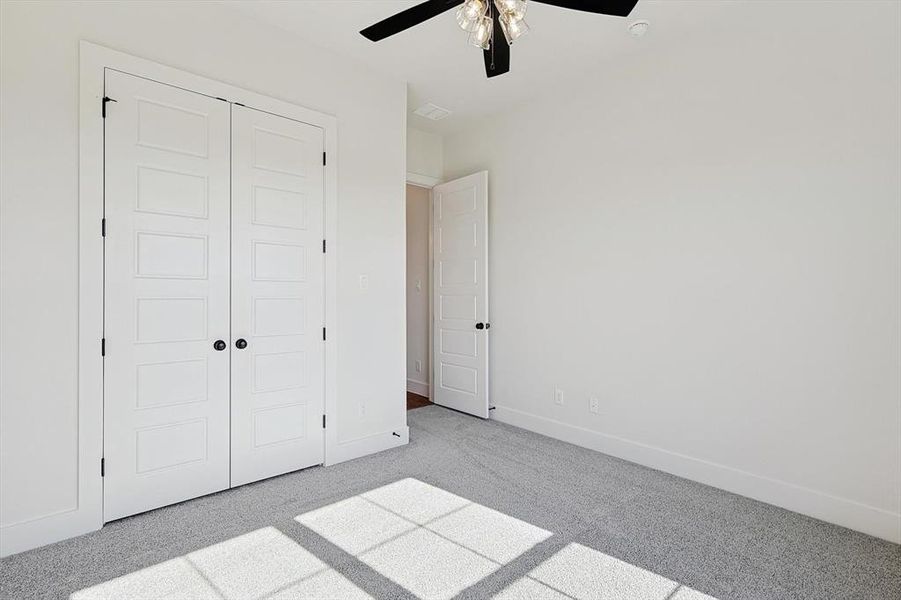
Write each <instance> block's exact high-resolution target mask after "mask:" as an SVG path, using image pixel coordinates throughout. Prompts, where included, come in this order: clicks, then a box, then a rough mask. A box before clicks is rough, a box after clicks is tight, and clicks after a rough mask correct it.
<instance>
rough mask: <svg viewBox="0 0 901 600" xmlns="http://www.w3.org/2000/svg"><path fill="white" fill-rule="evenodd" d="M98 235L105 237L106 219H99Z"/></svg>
mask: <svg viewBox="0 0 901 600" xmlns="http://www.w3.org/2000/svg"><path fill="white" fill-rule="evenodd" d="M100 235H101V236H103V237H106V219H105V218H103V219H100Z"/></svg>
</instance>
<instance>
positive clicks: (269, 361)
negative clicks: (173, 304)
mask: <svg viewBox="0 0 901 600" xmlns="http://www.w3.org/2000/svg"><path fill="white" fill-rule="evenodd" d="M232 111H233V112H232V141H233V145H232V177H233V179H232V337H233V338H234V343H233V347H232V420H231V428H232V471H231V477H232V485H233V486H236V485H241V484H244V483H248V482H251V481H256V480H258V479H263V478H265V477H271V476H273V475H278V474H281V473H286V472H288V471H294V470H297V469H302V468H305V467H309V466H312V465H318V464H321V463H322V462H323V457H324V436H323V414H324V402H323V391H324V343H325V342H324V341H323V324H324V320H325V319H324V286H323V282H324V270H323V269H324V257H323V241H322V240H323V198H324V196H323V193H324V190H323V171H324V168H323V140H324V137H323V131H322V129H321V128H319V127H314V126H312V125H307V124H305V123H301V122H298V121H293V120H291V119H286V118H283V117H279V116H276V115H272V114H269V113H266V112H261V111H258V110H254V109H252V108H246V107H243V106H239V105H234V106H233V107H232Z"/></svg>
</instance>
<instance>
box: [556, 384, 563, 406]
mask: <svg viewBox="0 0 901 600" xmlns="http://www.w3.org/2000/svg"><path fill="white" fill-rule="evenodd" d="M554 404H559V405H560V406H563V390H561V389H560V388H558V387H554Z"/></svg>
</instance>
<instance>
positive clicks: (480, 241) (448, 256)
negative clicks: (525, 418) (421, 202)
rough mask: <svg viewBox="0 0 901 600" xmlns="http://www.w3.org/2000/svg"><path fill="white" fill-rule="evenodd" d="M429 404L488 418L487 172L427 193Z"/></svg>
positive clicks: (444, 185) (438, 186)
mask: <svg viewBox="0 0 901 600" xmlns="http://www.w3.org/2000/svg"><path fill="white" fill-rule="evenodd" d="M432 243H433V248H434V250H433V257H434V263H433V265H432V267H433V268H432V320H433V322H432V335H433V338H432V358H433V360H432V369H433V376H432V382H433V386H432V396H433V398H432V401H433V402H434V403H435V404H440V405H441V406H446V407H448V408H453V409H454V410H459V411H462V412H465V413H469V414H471V415H475V416H477V417H482V418H483V419H487V418H488V332H489V328H490V327H491V324H490V323H489V321H488V172H487V171H481V172H479V173H475V174H473V175H469V176H467V177H463V178H461V179H456V180H454V181H449V182H447V183H442V184H440V185H437V186H435V187H434V188H432Z"/></svg>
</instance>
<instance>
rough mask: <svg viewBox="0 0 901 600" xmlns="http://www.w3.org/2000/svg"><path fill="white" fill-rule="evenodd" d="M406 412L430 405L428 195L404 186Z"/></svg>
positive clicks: (425, 189)
mask: <svg viewBox="0 0 901 600" xmlns="http://www.w3.org/2000/svg"><path fill="white" fill-rule="evenodd" d="M406 196H407V199H406V202H407V410H412V409H414V408H421V407H423V406H429V405H430V404H431V403H432V402H431V383H432V382H431V372H432V371H431V354H432V346H431V343H430V339H429V320H430V311H429V307H430V306H431V288H432V286H431V283H430V280H429V262H430V252H429V237H430V231H431V216H430V215H431V210H430V206H431V195H430V190H429V188H427V187H421V186H418V185H413V184H409V183H408V184H407V192H406Z"/></svg>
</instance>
